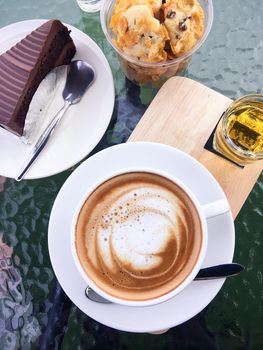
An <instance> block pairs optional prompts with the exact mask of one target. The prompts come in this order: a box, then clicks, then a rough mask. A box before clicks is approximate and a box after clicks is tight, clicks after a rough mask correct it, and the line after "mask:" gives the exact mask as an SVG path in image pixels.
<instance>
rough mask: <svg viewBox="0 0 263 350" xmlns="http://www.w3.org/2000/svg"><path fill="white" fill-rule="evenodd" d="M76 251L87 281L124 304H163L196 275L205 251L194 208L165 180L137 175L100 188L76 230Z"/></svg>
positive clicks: (84, 208)
mask: <svg viewBox="0 0 263 350" xmlns="http://www.w3.org/2000/svg"><path fill="white" fill-rule="evenodd" d="M75 234H76V235H75V245H76V251H77V255H78V258H79V261H80V263H81V266H82V268H83V269H84V271H85V272H86V274H87V276H88V277H89V278H90V279H91V280H92V281H93V282H94V283H95V284H96V285H97V286H98V287H99V288H100V289H102V290H103V291H105V292H106V293H108V294H110V295H112V296H114V297H116V298H119V299H123V300H131V301H145V300H150V299H154V298H158V297H160V296H162V295H164V294H167V293H169V292H170V291H172V290H174V289H175V288H176V287H177V286H179V285H180V284H181V283H182V282H183V281H184V280H185V279H186V278H187V276H188V275H189V274H190V273H191V271H192V270H193V268H194V266H195V264H196V261H197V259H198V256H199V253H200V249H201V245H202V228H201V222H200V218H199V215H198V212H197V209H196V207H195V205H194V204H193V202H192V200H191V199H190V198H189V196H188V195H187V194H186V193H185V191H184V190H182V189H181V188H180V187H179V186H178V185H176V184H175V183H174V182H172V181H170V180H168V179H166V178H165V177H163V176H160V175H156V174H152V173H146V172H133V173H126V174H122V175H118V176H115V177H113V178H111V179H110V180H107V181H106V182H104V183H103V184H101V185H100V186H98V187H97V188H96V189H95V191H93V193H91V195H90V196H89V197H88V199H87V200H86V201H85V203H84V204H83V206H82V208H81V210H80V212H79V215H78V219H77V223H76V227H75Z"/></svg>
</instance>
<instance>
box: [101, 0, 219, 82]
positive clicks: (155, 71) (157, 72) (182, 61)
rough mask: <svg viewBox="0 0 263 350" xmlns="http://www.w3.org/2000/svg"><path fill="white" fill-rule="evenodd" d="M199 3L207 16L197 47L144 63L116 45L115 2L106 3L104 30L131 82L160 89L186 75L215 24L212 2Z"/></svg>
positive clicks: (103, 17) (202, 0) (209, 0)
mask: <svg viewBox="0 0 263 350" xmlns="http://www.w3.org/2000/svg"><path fill="white" fill-rule="evenodd" d="M199 2H200V4H201V6H202V8H203V10H204V15H205V16H204V32H203V36H202V37H201V39H200V40H199V41H198V42H197V43H196V45H195V46H194V47H193V48H192V49H191V50H190V51H189V52H187V53H186V54H184V55H182V56H180V57H178V58H175V59H172V60H168V61H162V62H144V61H141V60H138V59H136V58H134V57H131V56H129V55H127V54H126V53H125V52H123V51H122V50H120V49H119V48H118V47H117V46H116V45H115V44H114V41H113V39H114V38H115V34H114V33H113V32H112V30H111V29H110V26H109V23H110V19H111V14H112V10H113V6H114V3H115V0H105V1H104V3H103V5H102V8H101V12H100V19H101V26H102V30H103V32H104V34H105V36H106V38H107V40H108V42H109V43H110V44H111V46H112V47H113V48H114V50H115V51H116V53H117V56H118V58H119V61H120V65H121V67H122V69H123V72H124V74H125V75H126V77H127V78H128V79H129V80H131V81H133V82H134V83H136V84H138V85H150V86H153V87H160V86H161V85H162V84H163V83H164V82H165V81H166V80H167V79H169V78H170V77H173V76H175V75H183V74H184V73H185V70H186V69H187V67H188V64H189V62H190V60H191V57H192V55H193V54H194V53H195V51H196V50H198V49H199V48H200V46H201V45H202V44H203V43H204V41H205V40H206V38H207V36H208V34H209V32H210V29H211V27H212V22H213V3H212V0H199Z"/></svg>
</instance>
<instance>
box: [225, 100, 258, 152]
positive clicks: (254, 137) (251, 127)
mask: <svg viewBox="0 0 263 350" xmlns="http://www.w3.org/2000/svg"><path fill="white" fill-rule="evenodd" d="M226 129H227V135H228V136H229V138H230V139H231V140H232V142H233V143H234V144H235V145H236V146H237V147H239V148H241V149H243V150H244V151H247V152H251V153H253V154H255V155H256V154H259V153H263V103H260V102H256V101H255V102H249V103H244V102H243V103H242V104H240V105H237V106H236V107H235V108H234V109H233V110H232V111H231V112H230V114H229V115H228V117H227V124H226Z"/></svg>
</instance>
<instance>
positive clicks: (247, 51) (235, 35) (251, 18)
mask: <svg viewBox="0 0 263 350" xmlns="http://www.w3.org/2000/svg"><path fill="white" fill-rule="evenodd" d="M214 10H215V18H214V24H213V27H212V31H211V33H210V35H209V37H208V39H207V41H206V42H205V44H204V45H203V46H202V47H201V49H199V51H198V52H197V53H196V54H195V55H194V57H193V59H192V62H191V64H190V67H189V69H188V72H187V76H189V77H190V78H192V79H194V80H197V81H199V82H201V83H203V84H205V85H207V86H209V87H210V88H212V89H214V90H217V91H219V92H220V93H222V94H224V95H226V96H228V97H230V98H233V99H235V98H237V97H239V96H241V95H244V94H247V93H255V92H257V93H262V82H263V44H262V43H263V42H262V38H263V25H262V14H263V2H262V0H242V1H240V0H231V1H228V0H220V1H216V0H215V1H214ZM32 18H59V19H60V20H62V21H64V22H66V23H69V24H72V25H74V26H76V27H77V28H79V29H81V30H83V31H84V32H85V33H87V34H88V35H89V36H90V37H91V38H92V39H93V40H94V41H96V43H97V44H98V45H99V46H100V47H101V49H102V50H103V52H104V54H105V56H106V57H107V59H108V61H109V63H110V66H111V69H112V72H113V76H114V83H115V89H116V103H115V110H114V113H113V118H112V121H111V123H110V125H109V127H108V129H107V131H106V133H105V135H104V137H103V139H102V140H101V142H100V143H99V145H98V146H97V147H96V149H95V150H94V151H93V152H92V153H94V152H96V151H98V150H100V149H103V148H105V147H107V146H110V145H114V144H118V143H121V142H125V141H126V140H127V138H128V137H129V135H130V134H131V132H132V131H133V129H134V127H135V126H136V124H137V123H138V121H139V120H140V117H141V116H142V114H143V112H144V110H145V109H146V108H147V106H148V104H149V103H150V101H151V100H152V98H153V96H154V94H155V92H154V91H152V90H151V89H145V88H143V89H141V90H139V89H138V88H136V87H134V86H133V85H132V84H131V83H129V82H127V81H125V78H124V75H123V73H122V72H121V71H120V68H119V64H118V61H117V58H116V56H115V54H114V52H113V50H112V49H111V47H110V46H109V44H108V43H107V42H106V40H105V38H104V35H103V33H102V30H101V28H100V23H99V15H98V14H92V15H90V14H89V15H88V14H85V13H83V12H81V10H80V9H79V8H78V6H77V4H76V2H75V1H74V0H46V1H39V0H23V1H15V0H8V1H6V0H0V27H3V26H5V25H8V24H10V23H14V22H17V21H21V20H26V19H32ZM3 39H4V38H0V40H3ZM0 145H1V146H0V147H4V146H3V145H2V144H1V140H0ZM0 161H1V160H0ZM75 167H76V166H75ZM75 167H73V168H72V169H69V170H67V171H65V172H63V173H61V174H58V175H56V176H52V177H50V178H46V179H40V180H32V181H22V182H20V183H17V182H16V181H14V180H13V179H6V178H3V177H0V236H2V242H0V349H1V350H9V349H65V350H66V349H69V350H71V349H103V350H104V349H105V350H108V349H109V350H110V349H111V350H112V349H114V350H115V349H116V350H133V349H136V350H143V349H149V350H157V349H158V350H160V349H163V350H175V349H180V350H201V349H202V350H261V349H263V330H262V328H263V176H262V175H261V177H260V178H259V179H258V181H257V183H256V185H255V186H254V188H253V191H252V192H251V194H250V196H249V197H248V199H247V201H246V203H245V205H244V206H243V208H242V210H241V211H240V213H239V215H238V217H237V219H236V220H235V229H236V247H235V256H234V260H235V261H237V262H240V263H241V264H243V265H245V266H246V271H245V272H244V273H242V274H241V275H239V276H237V277H235V278H231V279H228V280H227V281H226V282H225V284H224V286H223V288H222V289H221V291H220V292H219V293H218V295H217V296H216V298H215V299H214V300H213V301H212V302H211V303H210V304H209V305H208V306H207V307H206V308H205V309H204V310H203V311H202V312H201V313H200V314H199V315H197V316H196V317H194V318H193V319H191V320H189V321H188V322H186V323H184V324H182V325H180V326H178V327H176V328H173V329H170V330H169V331H168V332H167V333H165V334H163V335H159V336H155V335H150V334H132V333H126V332H121V331H117V330H114V329H111V328H109V327H106V326H104V325H101V324H99V323H97V322H96V321H94V320H92V319H91V318H89V317H88V316H86V315H85V314H83V313H82V312H81V311H80V310H79V309H78V308H77V307H76V306H75V305H73V304H72V302H71V301H70V300H69V299H68V298H67V296H66V295H65V294H64V292H63V291H62V290H61V288H60V286H59V284H58V282H57V280H56V278H55V275H54V272H53V270H52V267H51V263H50V259H49V254H48V247H47V231H48V220H49V215H50V212H51V208H52V205H53V202H54V200H55V198H56V195H57V193H58V191H59V189H60V188H61V186H62V185H63V183H64V181H65V180H66V179H67V177H68V176H69V175H70V174H71V173H72V171H73V170H74V169H75ZM240 190H241V191H242V188H241V189H240ZM127 317H128V315H127Z"/></svg>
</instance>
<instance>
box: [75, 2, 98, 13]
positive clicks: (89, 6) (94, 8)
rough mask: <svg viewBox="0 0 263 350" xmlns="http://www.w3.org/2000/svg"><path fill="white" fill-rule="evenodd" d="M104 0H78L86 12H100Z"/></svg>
mask: <svg viewBox="0 0 263 350" xmlns="http://www.w3.org/2000/svg"><path fill="white" fill-rule="evenodd" d="M102 3H103V0H77V4H78V5H79V7H80V8H81V10H83V11H84V12H98V11H99V10H100V9H101V6H102Z"/></svg>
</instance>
